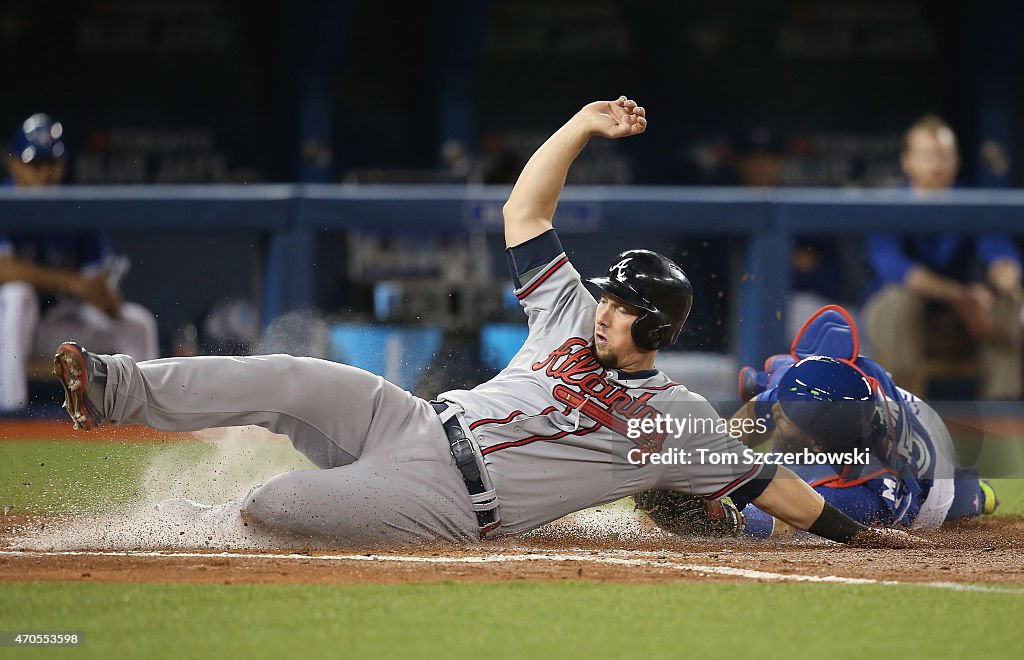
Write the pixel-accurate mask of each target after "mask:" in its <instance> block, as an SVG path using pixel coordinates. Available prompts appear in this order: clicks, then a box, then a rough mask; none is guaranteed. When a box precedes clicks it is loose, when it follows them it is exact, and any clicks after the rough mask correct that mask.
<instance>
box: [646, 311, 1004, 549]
mask: <svg viewBox="0 0 1024 660" xmlns="http://www.w3.org/2000/svg"><path fill="white" fill-rule="evenodd" d="M858 350H859V339H858V336H857V329H856V326H855V325H854V323H853V320H852V319H851V318H850V316H849V314H848V313H847V312H846V310H844V309H842V308H841V307H838V306H834V305H829V306H827V307H824V308H822V309H821V310H819V311H818V312H816V313H815V314H814V315H812V316H811V318H810V319H809V320H808V321H807V323H806V324H805V325H804V328H803V329H802V330H801V333H800V334H799V335H798V336H797V338H796V340H795V341H794V343H793V347H792V351H791V353H789V354H785V355H776V356H773V357H771V358H769V359H768V361H767V362H766V364H765V369H764V371H761V372H755V371H754V370H753V369H751V368H749V367H745V368H744V369H742V370H741V371H740V395H741V397H743V398H747V399H749V400H748V401H747V403H746V404H744V406H743V408H741V409H740V410H739V411H738V412H737V413H736V415H735V416H734V419H735V418H750V419H760V420H763V422H764V423H763V424H760V425H757V426H753V427H748V428H754V429H758V430H757V431H755V432H752V433H748V434H746V435H745V437H744V438H743V441H744V442H745V443H746V444H747V445H748V446H756V445H758V444H761V443H762V442H766V441H770V442H771V449H772V452H771V453H769V454H768V455H769V456H772V457H773V458H777V459H779V462H780V463H783V464H786V465H787V466H788V467H789V468H790V469H791V470H792V471H793V472H795V473H796V474H797V475H798V476H799V477H800V478H801V479H803V480H804V481H806V482H807V483H808V484H810V486H811V487H812V488H814V489H815V490H816V491H817V492H818V493H819V494H821V495H822V497H823V498H824V499H825V501H826V502H829V503H830V504H831V505H832V506H834V507H836V508H837V509H839V510H840V511H842V512H843V513H845V514H846V515H848V516H850V517H851V518H853V519H854V520H857V521H858V522H860V523H862V524H866V525H867V524H871V525H881V526H886V527H897V526H900V527H909V528H911V529H914V530H932V529H936V528H937V527H939V525H941V524H942V523H943V522H944V521H946V520H953V519H958V518H966V517H971V516H979V515H983V514H990V513H993V512H994V511H995V510H996V506H997V505H998V500H997V499H996V495H995V492H994V490H993V489H992V487H991V485H990V484H989V483H988V482H986V481H984V480H981V479H979V478H978V476H977V475H976V474H975V473H974V472H973V471H971V470H968V469H965V468H963V467H960V466H958V465H957V461H956V454H955V451H954V448H953V443H952V440H951V438H950V435H949V431H948V429H947V428H946V426H945V424H944V423H943V422H942V420H941V419H940V418H939V415H938V414H937V413H936V412H935V411H934V410H933V409H932V408H931V407H930V406H929V405H928V404H927V403H925V402H924V401H922V400H920V399H919V398H918V397H916V396H914V395H913V394H912V393H910V392H907V391H906V390H903V389H900V388H899V387H897V386H896V385H895V383H893V381H892V378H891V377H890V376H889V375H888V374H887V373H886V372H885V371H884V370H883V369H882V368H881V367H880V366H879V365H878V364H877V363H876V362H874V361H873V360H871V359H870V358H867V357H865V356H863V355H859V354H858ZM761 429H763V431H762V430H761ZM805 448H806V450H807V451H809V452H812V453H813V454H815V458H816V459H818V458H820V459H827V460H821V461H820V462H819V461H818V460H814V461H809V462H806V463H804V464H800V463H792V462H789V461H785V460H781V459H783V458H784V457H787V456H796V457H797V458H799V457H801V453H800V452H801V451H803V450H804V449H805ZM858 452H859V454H860V455H861V456H863V457H864V460H863V461H859V462H855V461H847V462H846V463H845V464H844V463H842V462H837V461H836V460H834V459H832V458H831V457H847V456H856V455H858ZM635 500H636V504H637V508H638V509H640V510H642V511H644V512H646V513H647V514H648V515H649V516H650V517H651V519H652V520H653V521H654V522H655V523H656V524H657V525H658V526H659V527H661V528H663V529H665V530H666V531H669V532H672V533H675V534H680V535H700V536H708V535H711V536H722V535H733V536H735V535H739V534H744V535H747V536H752V537H758V538H767V537H770V536H773V535H782V534H785V533H788V532H789V531H790V530H789V528H788V526H786V525H784V524H783V523H781V522H780V521H778V520H776V519H775V518H773V517H772V516H770V515H768V514H767V513H765V512H763V511H761V510H759V509H758V508H757V507H755V506H753V505H750V504H749V503H748V502H744V501H743V500H741V499H740V500H738V501H733V500H730V499H724V500H720V501H709V500H705V499H703V498H695V497H686V496H681V495H678V494H676V493H669V492H666V491H645V492H642V493H639V494H637V495H636V496H635Z"/></svg>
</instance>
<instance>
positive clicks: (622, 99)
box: [612, 96, 626, 105]
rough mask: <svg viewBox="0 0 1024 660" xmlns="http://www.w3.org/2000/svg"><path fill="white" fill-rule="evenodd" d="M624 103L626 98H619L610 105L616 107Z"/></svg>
mask: <svg viewBox="0 0 1024 660" xmlns="http://www.w3.org/2000/svg"><path fill="white" fill-rule="evenodd" d="M625 102H626V97H625V96H620V97H619V98H617V99H615V100H614V101H612V103H615V104H616V105H623V104H624V103H625Z"/></svg>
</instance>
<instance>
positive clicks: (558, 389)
mask: <svg viewBox="0 0 1024 660" xmlns="http://www.w3.org/2000/svg"><path fill="white" fill-rule="evenodd" d="M514 276H515V273H514ZM516 296H517V297H518V298H519V300H520V303H521V304H522V306H523V309H524V310H525V312H526V315H527V318H528V323H529V335H528V337H527V339H526V342H525V343H524V344H523V347H522V348H521V349H520V350H519V352H518V353H517V354H516V355H515V357H514V358H513V359H512V361H511V362H510V363H509V365H508V367H506V368H505V369H504V370H503V371H501V373H499V374H498V375H497V376H495V377H494V378H493V379H491V380H489V381H487V382H485V383H483V384H481V385H479V386H477V387H475V388H473V389H472V390H453V391H450V392H446V393H444V394H443V395H441V396H440V397H439V398H440V399H441V400H443V401H447V402H448V403H450V404H453V405H456V406H458V407H460V408H461V409H462V411H463V414H464V418H465V422H466V425H467V426H468V429H469V431H470V432H471V433H472V434H473V435H474V437H475V438H476V440H477V443H478V444H479V445H480V447H481V450H482V452H483V455H484V460H485V463H486V464H487V466H488V470H489V472H490V473H491V478H492V479H493V481H494V484H495V488H496V489H497V492H498V499H499V502H500V506H501V516H502V521H503V526H504V528H505V529H506V531H507V532H508V533H512V534H515V533H521V532H524V531H528V530H530V529H533V528H535V527H538V526H540V525H543V524H545V523H547V522H550V521H552V520H555V519H557V518H560V517H562V516H563V515H566V514H567V513H570V512H572V511H576V510H578V509H582V508H586V507H590V506H594V505H598V504H603V503H606V502H611V501H613V500H617V499H620V498H622V497H626V496H628V495H631V494H633V493H636V492H638V491H641V490H646V489H648V488H665V489H669V490H678V491H684V492H690V493H694V494H699V495H709V496H715V497H720V496H724V495H727V494H729V493H730V492H732V491H734V490H736V489H737V488H740V487H741V486H743V485H744V484H746V483H748V482H750V481H751V480H753V479H757V478H762V479H765V478H770V477H771V476H772V475H773V474H774V470H773V469H772V470H768V469H767V468H766V467H765V466H759V465H747V464H744V463H743V461H742V450H743V449H744V447H743V445H742V444H740V443H739V442H738V441H737V440H735V439H733V438H731V437H730V436H728V435H726V434H723V433H721V432H720V430H719V431H718V432H716V428H717V429H721V426H717V427H716V424H714V423H708V424H704V425H696V424H695V425H692V428H694V429H695V432H691V433H688V434H684V435H682V436H681V437H674V436H671V435H666V434H664V433H662V434H657V433H651V434H640V436H639V437H637V438H635V439H630V438H629V437H627V429H628V425H629V424H630V420H642V419H649V418H654V417H655V416H656V415H658V414H669V415H672V416H674V417H683V416H690V417H692V418H694V419H701V420H708V421H709V422H714V421H717V420H718V419H719V416H718V414H717V412H716V411H715V410H714V408H713V407H712V406H711V405H710V404H709V403H708V402H707V400H706V399H704V397H702V396H700V395H699V394H696V393H694V392H691V391H689V390H688V389H687V388H686V387H684V386H683V385H681V384H679V383H675V382H673V381H672V380H670V379H669V378H668V376H666V375H665V374H664V373H662V372H660V371H657V370H650V371H645V372H639V373H625V372H621V371H618V370H615V369H605V368H604V367H602V366H601V365H600V363H599V362H598V361H597V358H596V357H595V356H594V354H593V352H592V351H591V343H592V341H593V337H594V318H595V313H596V308H597V301H596V300H595V299H594V297H593V296H592V295H591V294H590V292H589V291H588V290H587V289H586V288H585V286H584V284H583V283H582V281H581V278H580V275H579V273H577V271H576V269H575V268H574V267H573V266H572V264H571V263H570V262H569V259H568V257H567V256H566V255H565V253H564V252H560V253H559V254H557V256H554V257H553V258H551V259H550V260H549V261H547V262H546V263H544V264H543V266H542V267H539V268H535V269H532V270H531V271H530V276H529V278H528V281H525V282H523V283H522V285H521V286H520V287H519V288H518V289H517V290H516ZM673 449H685V450H686V451H687V452H689V453H690V454H691V456H692V457H693V461H692V463H690V464H685V465H683V464H674V465H662V464H651V463H647V464H642V462H641V464H636V463H637V458H638V457H639V456H643V455H649V454H651V453H656V452H661V453H666V452H669V451H671V450H673ZM698 449H700V450H704V452H705V456H707V455H708V454H716V455H717V456H718V460H716V461H715V462H714V464H712V462H711V461H703V462H702V461H699V460H697V458H696V457H697V455H698V452H697V450H698ZM725 454H729V455H731V457H730V458H726V459H722V458H721V456H723V455H725ZM631 458H632V459H633V462H631V460H630V459H631ZM768 472H771V474H768Z"/></svg>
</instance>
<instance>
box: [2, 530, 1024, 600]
mask: <svg viewBox="0 0 1024 660" xmlns="http://www.w3.org/2000/svg"><path fill="white" fill-rule="evenodd" d="M0 520H2V525H0V580H72V581H78V580H81V581H110V582H171V583H209V584H240V583H252V584H271V583H273V584H277V583H282V584H283V583H307V584H308V583H318V584H319V583H322V584H353V583H360V584H388V583H422V582H437V581H443V580H456V581H463V582H498V581H507V580H534V581H559V580H579V579H584V580H591V581H600V582H616V583H662V582H681V581H691V580H717V581H751V580H753V581H775V582H778V581H792V582H797V581H799V582H807V581H810V582H836V583H854V584H856V583H865V582H866V583H879V582H881V583H887V582H892V583H926V584H929V585H932V586H942V587H946V588H957V587H956V585H968V584H971V585H975V584H978V583H984V584H987V585H1011V586H1013V585H1021V584H1024V521H1022V520H1019V519H1007V518H1002V519H991V520H972V521H969V522H964V523H961V524H959V525H956V526H952V525H950V526H947V527H945V528H943V529H942V530H940V531H939V532H936V533H934V534H933V535H931V536H930V537H929V538H930V539H931V540H932V541H933V542H934V543H935V547H934V548H928V549H925V550H867V549H853V548H846V547H842V546H838V545H835V544H828V543H820V544H819V543H808V542H790V543H778V544H768V543H755V542H749V541H738V540H731V539H730V540H719V541H703V540H684V539H677V538H664V537H660V538H658V540H656V541H654V540H639V541H638V540H627V541H623V540H621V539H620V538H619V537H617V536H615V535H610V536H608V537H606V538H600V537H597V538H578V537H573V536H571V535H565V534H562V533H560V532H559V531H557V529H555V530H553V531H551V532H544V531H542V532H541V533H535V534H533V535H530V536H528V537H524V538H521V539H518V540H502V541H496V542H491V543H488V544H481V545H478V546H473V547H452V546H443V547H438V546H435V547H420V548H416V549H413V550H410V549H405V550H401V551H389V552H381V551H380V550H363V551H358V550H357V551H353V550H351V549H346V550H345V551H331V550H322V549H321V550H315V551H314V550H310V551H304V552H289V553H277V552H272V551H266V550H259V551H230V552H220V551H215V550H210V549H201V550H196V551H185V550H181V549H173V550H126V551H105V550H83V551H49V552H48V551H34V550H16V549H12V548H11V547H10V543H9V542H10V540H11V539H12V538H13V535H14V534H15V533H16V532H17V533H24V532H25V531H26V530H31V528H33V527H35V526H40V525H44V526H45V525H47V524H52V521H41V520H33V519H26V518H18V517H6V518H2V519H0ZM968 588H970V587H968Z"/></svg>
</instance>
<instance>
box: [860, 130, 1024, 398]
mask: <svg viewBox="0 0 1024 660" xmlns="http://www.w3.org/2000/svg"><path fill="white" fill-rule="evenodd" d="M901 164H902V167H903V171H904V173H905V174H906V175H907V179H908V181H909V185H910V188H911V190H913V191H914V192H915V193H917V194H920V195H928V194H934V193H935V192H936V191H942V190H946V189H949V188H951V187H952V186H953V183H954V181H955V179H956V176H957V171H958V169H959V158H958V155H957V145H956V136H955V134H954V133H953V130H952V129H951V128H950V127H949V125H948V124H947V123H946V122H944V121H943V120H942V119H940V118H939V117H937V116H935V115H929V116H926V117H924V118H922V119H920V120H918V121H917V122H916V123H914V124H913V125H912V126H911V127H910V129H909V130H908V131H907V134H906V139H905V145H904V150H903V154H902V160H901ZM867 253H868V259H869V261H870V263H871V267H872V269H873V270H874V273H875V279H874V281H873V282H872V283H871V285H870V286H869V288H868V297H867V300H866V302H865V306H864V319H865V322H866V329H867V336H868V339H869V340H870V343H871V346H872V348H873V352H874V355H875V357H876V358H877V360H878V362H879V363H880V364H882V365H883V366H884V367H885V368H886V369H888V370H889V371H890V372H891V373H892V375H893V378H894V379H895V380H896V382H897V383H898V384H899V385H900V386H901V387H904V388H906V389H909V390H911V391H914V392H924V391H925V386H926V383H925V382H924V380H923V374H922V373H921V370H920V365H921V364H922V362H923V360H924V358H925V357H928V356H947V357H965V353H969V352H971V351H977V356H978V358H979V359H980V367H981V368H980V369H979V372H980V374H979V375H980V383H979V385H980V395H981V397H982V398H985V399H1019V398H1020V396H1021V393H1022V386H1024V385H1022V373H1021V370H1022V367H1021V365H1022V362H1021V357H1022V355H1021V353H1022V351H1021V323H1020V312H1021V305H1022V301H1024V293H1022V287H1021V255H1020V253H1019V252H1018V250H1017V248H1016V247H1015V246H1014V244H1013V242H1012V241H1011V239H1010V238H1009V237H1008V236H1005V235H978V236H969V235H957V234H952V233H936V234H930V235H912V236H910V235H908V236H900V235H896V234H875V235H871V236H869V237H868V241H867Z"/></svg>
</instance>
